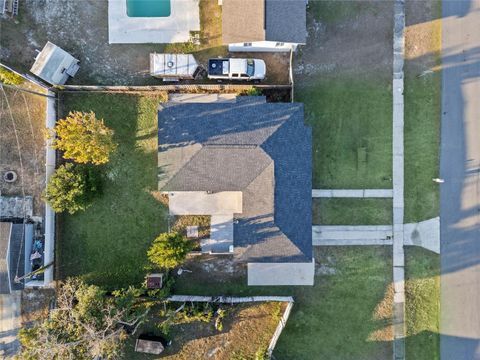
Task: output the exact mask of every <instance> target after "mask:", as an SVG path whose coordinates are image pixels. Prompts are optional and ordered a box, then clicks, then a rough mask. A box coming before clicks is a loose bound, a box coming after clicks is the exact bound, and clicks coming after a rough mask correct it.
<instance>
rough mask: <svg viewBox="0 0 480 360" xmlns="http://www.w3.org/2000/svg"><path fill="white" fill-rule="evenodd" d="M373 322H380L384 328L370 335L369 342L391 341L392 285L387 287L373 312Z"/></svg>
mask: <svg viewBox="0 0 480 360" xmlns="http://www.w3.org/2000/svg"><path fill="white" fill-rule="evenodd" d="M373 318H374V320H377V321H379V322H382V323H383V324H384V327H383V328H381V329H378V330H376V331H374V332H373V333H371V334H370V336H369V337H368V340H369V341H393V324H392V318H393V284H390V285H388V287H387V290H386V291H385V295H384V297H383V299H382V301H381V302H380V303H379V304H378V305H377V306H376V308H375V310H374V312H373Z"/></svg>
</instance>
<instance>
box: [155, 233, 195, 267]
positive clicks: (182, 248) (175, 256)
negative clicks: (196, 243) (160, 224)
mask: <svg viewBox="0 0 480 360" xmlns="http://www.w3.org/2000/svg"><path fill="white" fill-rule="evenodd" d="M192 248H193V244H192V242H191V241H189V240H187V239H185V238H184V237H183V236H182V235H181V234H179V233H176V232H170V233H162V234H160V235H159V236H158V237H157V238H156V239H155V240H154V241H153V244H152V246H151V247H150V249H149V250H148V252H147V255H148V259H149V260H150V261H151V262H152V263H154V264H155V265H157V266H159V267H160V268H164V269H173V268H174V267H176V266H178V265H180V264H181V263H182V262H183V261H184V260H185V257H186V256H187V254H188V253H189V252H190V251H191V250H192Z"/></svg>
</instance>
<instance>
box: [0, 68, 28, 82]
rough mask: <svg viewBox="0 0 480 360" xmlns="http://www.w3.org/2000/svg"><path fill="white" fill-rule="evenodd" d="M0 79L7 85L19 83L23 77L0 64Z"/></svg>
mask: <svg viewBox="0 0 480 360" xmlns="http://www.w3.org/2000/svg"><path fill="white" fill-rule="evenodd" d="M0 81H1V82H2V83H4V84H7V85H20V84H21V83H23V78H22V77H21V76H20V75H17V74H15V73H14V72H12V71H10V70H8V69H5V68H4V67H2V66H0Z"/></svg>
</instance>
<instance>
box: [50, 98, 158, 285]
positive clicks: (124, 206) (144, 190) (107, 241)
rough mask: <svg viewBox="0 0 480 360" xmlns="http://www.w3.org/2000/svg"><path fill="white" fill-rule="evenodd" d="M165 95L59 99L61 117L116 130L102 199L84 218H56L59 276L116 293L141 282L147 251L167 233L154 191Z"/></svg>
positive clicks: (78, 214)
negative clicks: (98, 121)
mask: <svg viewBox="0 0 480 360" xmlns="http://www.w3.org/2000/svg"><path fill="white" fill-rule="evenodd" d="M163 99H164V95H161V94H160V95H158V94H157V95H150V96H146V95H138V94H132V95H126V94H101V93H90V94H86V93H81V94H80V93H77V94H73V93H64V94H63V95H62V106H63V109H64V114H66V113H67V112H68V111H71V110H79V111H90V110H92V111H94V112H95V113H96V115H97V117H99V118H103V119H104V120H105V123H106V125H107V126H109V127H111V128H113V129H114V130H115V140H116V141H117V143H118V145H119V146H118V149H117V151H116V152H115V154H114V155H113V157H112V159H111V161H110V162H109V163H108V164H107V165H106V166H105V167H104V169H102V170H103V173H104V174H105V184H104V190H103V194H102V195H101V196H99V197H98V198H96V199H95V200H94V203H93V205H92V206H91V207H90V208H88V209H87V210H86V211H85V212H81V213H77V214H75V215H73V216H71V215H66V214H62V215H60V216H59V234H58V240H57V247H58V249H57V250H58V251H57V269H58V271H59V276H61V277H65V276H69V275H72V276H73V275H80V276H82V277H83V278H85V279H86V280H87V281H88V282H91V283H95V284H98V285H103V286H105V287H107V288H118V287H123V286H128V285H132V284H138V283H139V282H140V281H142V279H143V276H144V273H145V270H144V266H145V265H146V264H147V257H146V250H147V248H148V246H149V245H150V243H151V241H152V240H153V239H154V238H155V236H156V235H157V234H159V233H160V232H163V231H165V230H166V227H167V225H166V211H165V209H164V207H163V205H161V203H160V202H159V201H157V200H156V199H155V198H154V197H153V196H152V194H151V191H154V190H156V188H157V146H158V145H157V142H158V141H157V107H158V104H159V102H160V101H162V100H163Z"/></svg>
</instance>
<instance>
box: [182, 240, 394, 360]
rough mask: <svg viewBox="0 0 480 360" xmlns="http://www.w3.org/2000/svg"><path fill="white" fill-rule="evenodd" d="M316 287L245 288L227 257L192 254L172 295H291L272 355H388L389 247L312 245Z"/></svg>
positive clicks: (342, 358) (241, 273) (242, 275)
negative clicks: (188, 271)
mask: <svg viewBox="0 0 480 360" xmlns="http://www.w3.org/2000/svg"><path fill="white" fill-rule="evenodd" d="M314 251H315V253H314V256H315V261H316V276H315V285H314V286H295V287H293V286H283V287H282V286H276V287H274V286H265V287H261V286H247V281H246V270H245V268H242V267H241V266H239V265H236V266H232V263H231V257H227V256H225V257H223V258H220V259H216V260H215V259H212V257H211V256H207V257H204V258H201V257H199V258H192V259H190V260H189V261H187V263H186V264H184V265H183V266H182V268H184V269H188V270H190V271H192V272H191V273H184V274H182V275H181V276H180V277H177V279H176V282H175V286H174V293H175V294H195V295H237V296H253V295H291V296H293V297H294V300H295V304H294V306H293V310H292V313H291V315H290V318H289V320H288V322H287V326H286V328H285V329H284V331H283V333H282V335H281V336H280V339H279V342H278V344H277V347H276V350H275V352H274V355H275V358H276V359H279V360H281V359H305V360H309V359H329V360H336V359H338V360H348V359H355V360H357V359H369V360H371V359H378V360H380V359H382V360H383V359H387V358H389V357H391V354H392V348H391V343H390V341H391V339H392V333H391V312H392V309H391V304H392V303H393V300H392V296H393V294H392V289H391V286H390V284H391V281H392V275H391V274H392V259H391V247H381V246H376V247H321V248H315V249H314Z"/></svg>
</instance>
